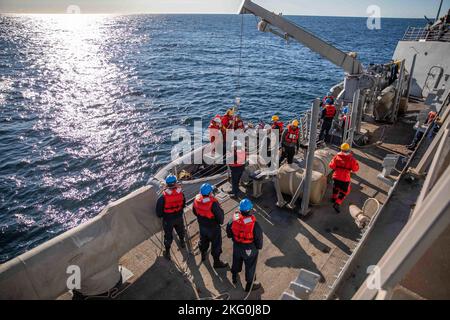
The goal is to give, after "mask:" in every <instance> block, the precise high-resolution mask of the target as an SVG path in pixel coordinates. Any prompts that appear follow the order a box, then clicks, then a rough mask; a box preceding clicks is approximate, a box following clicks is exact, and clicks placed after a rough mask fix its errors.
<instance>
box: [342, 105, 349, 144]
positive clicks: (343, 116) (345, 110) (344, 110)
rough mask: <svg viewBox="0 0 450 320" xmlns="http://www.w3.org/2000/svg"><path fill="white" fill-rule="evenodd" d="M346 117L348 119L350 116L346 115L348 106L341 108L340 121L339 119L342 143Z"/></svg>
mask: <svg viewBox="0 0 450 320" xmlns="http://www.w3.org/2000/svg"><path fill="white" fill-rule="evenodd" d="M347 119H348V120H350V116H349V115H348V107H344V108H343V109H342V114H341V116H340V121H341V143H344V133H345V126H347Z"/></svg>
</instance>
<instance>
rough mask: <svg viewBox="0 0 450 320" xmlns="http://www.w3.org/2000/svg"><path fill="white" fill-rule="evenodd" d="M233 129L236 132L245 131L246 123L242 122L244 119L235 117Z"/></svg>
mask: <svg viewBox="0 0 450 320" xmlns="http://www.w3.org/2000/svg"><path fill="white" fill-rule="evenodd" d="M233 129H234V130H244V129H245V125H244V121H242V119H241V117H240V116H239V115H236V116H234V123H233Z"/></svg>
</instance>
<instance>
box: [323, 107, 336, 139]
mask: <svg viewBox="0 0 450 320" xmlns="http://www.w3.org/2000/svg"><path fill="white" fill-rule="evenodd" d="M325 103H326V104H325V107H324V108H323V109H322V114H321V116H320V118H321V119H322V126H321V127H320V134H319V141H322V140H324V139H325V140H324V141H325V142H329V141H330V129H331V125H332V124H333V119H334V116H335V115H336V107H335V106H334V105H333V104H332V100H331V99H330V98H328V99H327V100H325Z"/></svg>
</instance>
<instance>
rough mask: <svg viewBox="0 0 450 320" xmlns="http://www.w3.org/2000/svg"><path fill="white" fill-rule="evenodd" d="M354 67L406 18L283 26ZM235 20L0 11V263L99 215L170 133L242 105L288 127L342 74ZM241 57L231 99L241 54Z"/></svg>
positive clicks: (137, 182) (385, 43)
mask: <svg viewBox="0 0 450 320" xmlns="http://www.w3.org/2000/svg"><path fill="white" fill-rule="evenodd" d="M289 19H291V20H293V21H294V22H296V23H298V24H300V25H302V26H304V27H306V28H307V29H309V30H311V31H313V32H315V33H316V34H318V35H319V36H320V37H322V38H324V39H326V40H328V41H330V42H332V43H333V44H334V45H336V46H337V47H339V48H341V49H343V50H345V51H356V52H358V54H359V57H360V59H361V60H362V61H363V63H364V64H366V65H367V64H368V63H369V62H375V63H384V62H387V61H389V60H390V58H391V56H392V54H393V51H394V49H395V46H396V43H397V41H398V40H399V39H400V38H401V37H402V35H403V33H404V31H405V29H406V28H407V27H408V26H422V25H423V24H424V22H423V21H422V20H417V19H383V20H382V22H381V27H382V28H381V30H369V29H367V27H366V20H365V19H364V18H336V17H302V16H296V17H289ZM256 23H257V21H256V19H255V17H253V16H246V17H245V18H244V20H243V30H244V32H243V37H242V49H241V46H240V42H241V32H240V29H241V18H240V17H239V16H235V15H123V16H121V15H0V262H4V261H7V260H9V259H11V258H13V257H14V256H16V255H18V254H20V253H23V252H24V251H26V250H29V249H31V248H33V247H35V246H37V245H38V244H40V243H42V242H44V241H46V240H48V239H50V238H52V237H54V236H56V235H58V234H60V233H62V232H64V231H65V230H68V229H70V228H72V227H74V226H77V225H79V224H80V223H82V222H84V221H86V220H87V219H89V218H92V217H94V216H95V215H96V214H98V213H99V212H100V211H101V209H102V208H103V207H104V206H105V205H106V204H107V203H108V202H110V201H112V200H115V199H118V198H120V197H122V196H124V195H126V194H127V193H129V192H131V191H133V190H135V189H136V188H139V187H141V186H143V185H145V183H146V181H148V179H149V177H150V176H151V175H152V174H154V173H155V172H156V171H157V170H158V168H160V167H161V166H162V165H163V164H165V163H166V162H167V161H168V160H169V159H170V150H171V147H172V146H173V145H174V142H171V132H172V131H173V130H174V128H178V127H186V128H187V129H191V126H192V124H193V121H194V120H197V119H201V120H202V121H203V123H204V124H205V126H206V124H207V122H208V121H209V118H210V117H211V116H213V115H215V114H216V113H218V112H222V111H224V110H225V109H226V108H227V107H229V106H231V105H232V103H233V100H234V98H235V97H236V96H237V95H238V96H240V97H241V101H242V107H241V110H240V111H241V114H242V116H243V118H244V120H252V121H258V120H266V121H267V120H269V119H270V116H271V115H272V114H273V113H274V112H276V113H277V114H279V115H280V117H281V118H282V119H283V120H285V121H286V120H288V119H292V118H293V117H295V115H296V114H298V113H299V112H300V111H302V110H304V109H306V108H308V107H309V106H310V104H311V102H312V100H313V99H314V98H315V97H317V96H322V95H324V94H326V93H327V91H328V88H330V87H331V86H332V85H334V84H335V83H337V82H339V81H341V79H342V76H343V72H342V71H341V70H340V69H339V68H337V67H335V66H334V65H332V64H331V63H329V62H327V61H325V60H323V59H321V58H320V57H319V56H318V55H317V54H314V53H312V52H311V51H310V50H309V49H307V48H305V47H302V46H301V45H300V44H298V43H296V42H294V41H291V42H289V43H286V42H285V41H283V40H282V39H280V38H277V37H275V36H273V35H271V34H264V33H260V32H258V31H257V30H256ZM240 53H241V54H242V60H241V77H240V90H238V86H237V83H238V77H237V74H238V66H239V56H240Z"/></svg>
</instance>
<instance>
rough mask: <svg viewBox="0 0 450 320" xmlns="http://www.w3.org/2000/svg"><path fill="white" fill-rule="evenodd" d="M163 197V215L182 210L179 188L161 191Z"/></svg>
mask: <svg viewBox="0 0 450 320" xmlns="http://www.w3.org/2000/svg"><path fill="white" fill-rule="evenodd" d="M163 196H164V213H167V214H171V213H178V212H180V211H181V210H183V202H184V197H183V190H181V188H180V187H177V188H176V189H175V188H173V189H166V190H164V191H163Z"/></svg>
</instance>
